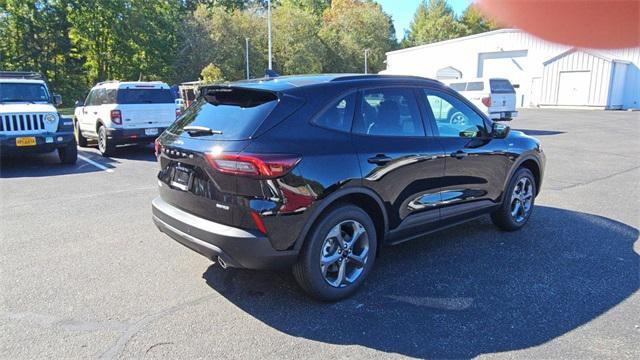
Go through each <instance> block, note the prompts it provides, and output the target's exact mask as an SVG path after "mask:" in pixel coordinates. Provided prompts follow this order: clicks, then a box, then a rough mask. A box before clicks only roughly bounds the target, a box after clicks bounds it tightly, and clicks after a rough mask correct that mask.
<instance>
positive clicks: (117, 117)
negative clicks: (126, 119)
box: [111, 110, 122, 125]
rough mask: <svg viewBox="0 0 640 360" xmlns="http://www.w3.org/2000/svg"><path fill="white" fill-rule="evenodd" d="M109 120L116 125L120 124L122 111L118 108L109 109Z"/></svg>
mask: <svg viewBox="0 0 640 360" xmlns="http://www.w3.org/2000/svg"><path fill="white" fill-rule="evenodd" d="M111 122H112V123H114V124H116V125H122V113H121V112H120V110H111Z"/></svg>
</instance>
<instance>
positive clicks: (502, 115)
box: [489, 111, 518, 120]
mask: <svg viewBox="0 0 640 360" xmlns="http://www.w3.org/2000/svg"><path fill="white" fill-rule="evenodd" d="M517 116H518V112H517V111H498V112H491V113H489V118H491V119H492V120H511V119H513V118H515V117H517Z"/></svg>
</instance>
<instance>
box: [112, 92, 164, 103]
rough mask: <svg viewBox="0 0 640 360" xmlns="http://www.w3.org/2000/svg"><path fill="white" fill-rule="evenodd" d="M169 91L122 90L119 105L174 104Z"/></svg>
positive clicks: (119, 93)
mask: <svg viewBox="0 0 640 360" xmlns="http://www.w3.org/2000/svg"><path fill="white" fill-rule="evenodd" d="M174 100H175V99H174V97H173V94H171V90H169V89H120V90H118V104H174Z"/></svg>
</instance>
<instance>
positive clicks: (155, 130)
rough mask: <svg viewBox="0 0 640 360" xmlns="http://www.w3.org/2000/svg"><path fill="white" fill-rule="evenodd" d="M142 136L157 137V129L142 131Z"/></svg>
mask: <svg viewBox="0 0 640 360" xmlns="http://www.w3.org/2000/svg"><path fill="white" fill-rule="evenodd" d="M144 134H145V135H147V136H154V135H158V129H156V128H151V129H144Z"/></svg>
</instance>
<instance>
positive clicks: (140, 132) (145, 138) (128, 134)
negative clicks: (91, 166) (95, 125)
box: [107, 127, 166, 144]
mask: <svg viewBox="0 0 640 360" xmlns="http://www.w3.org/2000/svg"><path fill="white" fill-rule="evenodd" d="M152 129H158V132H157V133H156V134H151V135H147V134H146V133H145V131H147V130H149V129H144V128H143V129H107V138H108V139H109V140H111V141H112V142H113V143H115V144H134V143H150V142H152V141H154V140H155V139H156V138H157V137H158V136H160V134H162V132H163V131H164V130H165V129H166V127H159V128H152Z"/></svg>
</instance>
